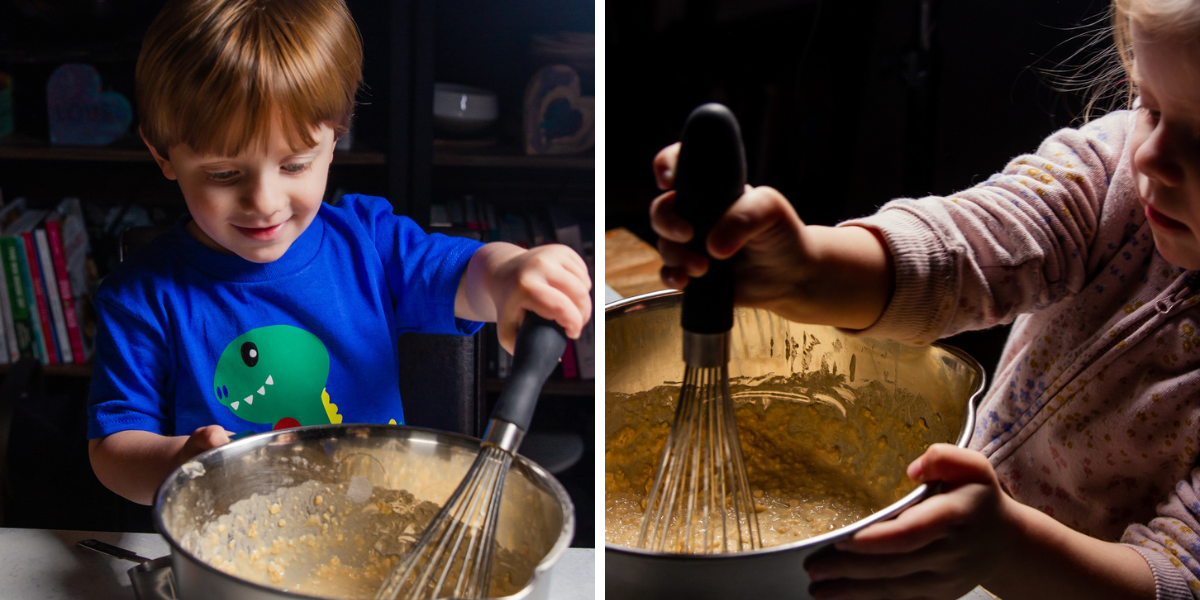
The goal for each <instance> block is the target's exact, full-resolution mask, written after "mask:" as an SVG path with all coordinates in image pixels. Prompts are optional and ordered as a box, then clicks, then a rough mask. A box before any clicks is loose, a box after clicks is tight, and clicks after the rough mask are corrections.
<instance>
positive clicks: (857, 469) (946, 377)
mask: <svg viewBox="0 0 1200 600" xmlns="http://www.w3.org/2000/svg"><path fill="white" fill-rule="evenodd" d="M681 298H682V294H680V293H679V292H672V291H664V292H655V293H652V294H646V295H642V296H637V297H633V298H628V299H626V300H622V301H619V302H616V303H613V304H610V305H608V306H607V307H606V308H605V344H604V345H605V348H604V357H605V363H604V365H605V426H604V427H605V464H606V466H605V470H606V487H611V486H612V485H613V484H612V481H614V480H636V481H635V484H636V485H637V486H640V485H642V484H643V482H644V481H645V478H647V477H652V471H653V467H654V465H653V463H654V462H655V461H656V460H657V458H658V457H657V453H653V452H645V453H643V454H642V455H641V456H639V458H638V459H637V460H632V459H630V458H629V454H628V453H626V452H619V451H618V446H619V444H626V445H627V446H629V447H636V448H646V447H649V446H653V445H654V444H655V443H656V437H657V440H658V441H657V447H659V448H661V444H662V441H661V438H662V437H664V436H665V431H666V429H667V427H666V424H669V422H670V419H671V418H672V416H673V408H674V402H673V400H672V399H673V398H674V396H673V395H672V394H670V393H669V390H670V388H669V387H668V388H662V387H660V386H663V385H664V383H666V382H678V381H679V380H680V379H681V378H682V375H683V372H684V364H683V360H682V356H681V345H682V342H681V335H682V334H681V331H682V330H681V328H680V325H679V308H680V300H681ZM732 339H733V342H732V346H733V347H732V360H731V361H730V365H729V372H730V377H731V380H733V381H734V390H735V394H734V397H735V401H736V402H738V409H737V414H738V419H739V423H738V426H739V430H740V431H741V437H742V443H743V445H744V446H747V447H752V446H754V445H755V444H760V445H763V446H768V445H769V446H770V447H771V451H772V452H773V453H775V454H777V455H779V456H784V457H785V458H786V459H785V460H781V461H779V462H778V463H776V464H775V465H774V467H775V468H776V470H775V471H774V474H775V475H776V476H777V475H779V474H780V472H781V471H779V470H778V469H779V468H785V469H810V470H811V472H818V471H820V470H821V469H825V470H827V471H837V472H839V473H845V474H846V476H847V477H854V478H857V479H858V482H859V485H861V488H862V489H863V490H865V492H866V493H868V494H869V495H870V496H871V497H873V498H874V499H875V500H876V501H877V503H878V505H880V506H884V508H882V509H880V510H878V511H877V512H875V513H873V514H871V515H870V516H869V517H867V518H864V519H861V520H859V521H856V522H854V523H853V524H851V525H848V526H845V527H842V528H840V529H836V530H833V531H829V532H827V533H823V534H820V535H817V536H815V537H811V538H808V539H804V540H801V541H797V542H793V543H790V544H786V545H781V546H774V547H768V548H763V549H761V550H755V551H751V552H742V553H734V554H711V555H683V554H668V553H658V552H650V551H644V550H639V549H634V548H628V547H624V546H617V545H613V544H608V543H606V544H605V549H604V551H605V569H604V571H605V588H606V592H607V594H608V596H609V597H610V598H622V599H623V600H636V599H641V598H714V599H717V598H719V599H728V598H788V599H807V598H810V595H809V594H808V591H807V590H808V586H809V583H810V581H809V579H808V574H807V572H806V571H805V570H804V566H803V565H804V562H805V560H806V559H807V557H808V556H810V555H811V554H813V553H815V552H820V551H821V550H822V549H824V548H827V547H829V546H832V545H833V543H834V542H836V541H838V540H841V539H844V538H847V537H849V536H850V535H852V534H853V533H854V532H856V531H858V530H860V529H862V528H864V527H866V526H867V525H869V524H871V523H875V522H877V521H881V520H884V519H889V518H892V517H894V516H896V515H897V514H899V513H900V512H901V511H902V510H904V509H905V508H907V507H909V506H911V505H913V504H915V503H917V502H919V501H920V500H922V499H923V498H925V497H927V496H928V495H930V494H932V493H934V490H932V489H931V488H930V486H926V485H920V486H917V485H915V484H913V483H912V482H911V481H909V480H908V478H907V477H906V475H905V468H906V467H907V465H908V463H909V462H911V461H912V460H913V459H915V458H916V457H918V456H920V454H921V453H922V452H923V451H924V450H925V448H927V447H928V446H929V445H930V444H932V443H936V442H947V443H952V444H957V445H958V446H960V447H965V446H966V444H967V442H968V440H969V439H970V436H971V432H972V429H973V428H974V423H975V405H976V403H977V402H978V399H979V398H980V396H981V395H982V393H983V390H984V379H985V376H984V371H983V369H982V368H981V367H980V366H979V363H978V362H976V361H975V360H974V359H972V358H971V357H970V356H968V355H967V354H966V353H964V352H962V351H960V350H958V349H955V348H952V347H949V346H945V345H941V344H933V345H931V346H925V347H914V346H908V345H903V344H899V343H896V342H894V341H889V340H880V339H872V338H865V337H854V336H851V335H847V334H846V333H845V332H843V331H840V330H838V329H835V328H831V327H823V326H812V325H803V324H798V323H791V322H788V321H785V320H783V319H781V318H779V317H777V316H775V315H773V314H771V313H769V312H767V311H762V310H752V309H741V308H739V309H737V311H736V315H735V323H734V327H733V331H732ZM675 385H678V383H676V384H675ZM656 388H658V389H659V390H660V393H658V394H653V393H648V392H649V391H650V390H654V389H656ZM662 390H666V391H665V392H664V391H662ZM772 419H774V421H772ZM768 423H772V424H774V425H778V426H777V427H775V426H773V427H770V428H768V427H765V424H768ZM756 427H761V428H762V430H756ZM767 429H769V430H767ZM629 440H637V441H636V446H634V445H631V443H630V442H629ZM622 461H624V462H625V464H622ZM631 463H637V464H631ZM748 463H749V464H748V468H749V470H750V472H751V484H752V486H753V485H755V484H756V483H757V484H758V487H764V486H767V485H770V481H764V480H763V478H769V477H771V476H772V472H771V465H766V466H764V465H762V464H755V462H754V461H753V460H751V459H749V457H748ZM780 465H783V466H782V467H780ZM756 476H757V482H756ZM634 489H638V488H637V487H635V488H634ZM606 493H607V490H606Z"/></svg>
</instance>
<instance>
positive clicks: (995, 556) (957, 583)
mask: <svg viewBox="0 0 1200 600" xmlns="http://www.w3.org/2000/svg"><path fill="white" fill-rule="evenodd" d="M908 476H909V477H910V478H911V479H913V480H914V481H917V482H920V483H926V482H933V481H940V482H942V485H943V492H942V493H940V494H937V495H935V496H933V497H932V498H929V499H928V500H925V501H924V502H921V503H920V504H917V505H916V506H913V507H912V508H909V509H908V510H906V511H904V512H902V513H900V516H898V517H896V518H895V519H893V520H891V521H884V522H882V523H876V524H874V525H871V526H870V527H867V528H865V529H863V530H862V531H859V532H858V533H856V534H855V535H854V536H853V537H851V538H850V539H848V540H844V541H841V542H838V543H837V544H836V548H837V550H838V551H837V552H832V553H830V554H825V555H822V556H819V557H817V558H814V559H812V560H809V561H808V563H807V565H806V568H807V569H808V574H809V576H810V577H811V578H812V580H813V581H814V583H813V585H812V587H811V588H810V589H811V591H812V593H813V596H814V598H816V599H817V600H821V599H823V598H839V599H861V600H866V599H872V598H945V599H948V600H953V599H955V598H960V597H962V596H963V595H965V594H967V593H968V592H969V591H971V590H972V589H973V588H974V587H975V586H977V585H979V584H980V583H982V582H983V581H984V580H986V579H988V578H990V577H991V576H992V575H993V574H994V573H996V572H997V571H998V570H999V569H1000V568H1001V565H1003V564H1004V562H1005V560H1004V559H1005V558H1006V557H1008V556H1010V555H1011V554H1012V553H1013V552H1016V551H1017V550H1018V549H1017V547H1016V546H1017V545H1018V542H1017V535H1018V527H1017V526H1016V522H1017V521H1018V517H1017V515H1016V514H1015V511H1014V505H1016V501H1015V500H1013V499H1012V498H1010V497H1009V496H1008V495H1006V494H1005V493H1004V492H1003V491H1002V490H1001V489H1000V482H999V480H998V479H997V478H996V472H995V471H994V470H993V469H992V465H991V464H990V463H989V462H988V460H987V458H986V457H984V456H983V455H982V454H980V453H979V452H975V451H973V450H963V449H961V448H958V447H956V446H952V445H950V444H934V445H933V446H931V447H930V448H929V449H928V450H926V451H925V454H923V455H921V457H920V458H918V459H917V460H915V461H913V463H912V464H911V465H909V466H908Z"/></svg>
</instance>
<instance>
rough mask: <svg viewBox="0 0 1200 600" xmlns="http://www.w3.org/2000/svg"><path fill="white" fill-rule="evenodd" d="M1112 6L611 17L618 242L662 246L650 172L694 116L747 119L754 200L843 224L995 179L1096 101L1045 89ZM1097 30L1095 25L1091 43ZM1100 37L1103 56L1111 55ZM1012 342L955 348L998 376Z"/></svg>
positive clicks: (993, 5) (775, 8) (611, 153)
mask: <svg viewBox="0 0 1200 600" xmlns="http://www.w3.org/2000/svg"><path fill="white" fill-rule="evenodd" d="M1107 7H1108V2H1105V1H1103V0H1059V1H1054V0H1016V1H1012V2H961V1H958V2H954V1H946V0H890V1H881V0H855V1H850V0H823V1H817V0H808V1H786V0H699V1H686V0H652V1H647V2H609V3H608V4H607V5H606V11H607V12H606V28H607V32H606V43H607V46H606V48H605V50H606V59H605V60H606V65H607V79H606V81H607V84H606V85H607V91H606V94H605V101H606V103H605V107H606V123H607V126H606V133H605V135H606V138H605V140H606V141H605V144H606V148H607V150H606V155H605V160H606V163H605V165H606V166H605V171H606V175H605V179H606V181H605V185H606V190H605V193H606V198H605V199H604V202H605V205H604V206H605V217H604V218H605V222H604V224H605V229H606V230H608V229H612V228H615V227H625V228H628V229H630V230H632V231H633V232H634V233H636V234H638V235H639V236H640V237H642V238H643V239H645V240H647V241H649V242H650V243H652V244H653V243H655V242H656V240H657V238H656V236H655V235H654V233H653V232H652V231H651V230H650V228H649V222H648V221H649V219H648V207H649V204H650V201H651V200H652V199H653V198H654V197H655V196H657V195H658V193H659V192H658V190H657V188H656V187H655V185H654V179H653V176H652V172H651V160H652V159H653V157H654V155H655V154H656V153H657V152H658V150H660V149H661V148H662V147H664V146H666V145H668V144H670V143H673V142H675V141H677V140H678V136H679V131H680V128H681V127H682V125H683V122H684V120H685V119H686V117H687V115H688V113H689V112H690V111H691V110H692V109H693V108H694V107H695V106H697V105H699V104H702V103H704V102H709V101H718V102H722V103H725V104H726V105H728V106H729V107H730V108H731V109H732V110H733V112H734V113H735V114H736V115H737V116H738V118H739V120H740V122H741V126H742V133H743V138H744V142H745V145H746V153H747V161H748V163H749V179H750V183H751V184H752V185H769V186H772V187H775V188H777V189H779V190H780V191H781V192H782V193H783V194H784V195H785V196H786V197H787V198H789V199H790V200H791V202H792V203H793V205H794V206H795V207H796V210H797V213H798V214H799V215H800V218H801V219H803V220H804V221H805V222H807V223H814V224H822V225H832V224H834V223H837V222H839V221H842V220H845V219H849V218H853V217H858V216H863V215H867V214H870V213H872V212H874V211H875V210H876V209H877V208H878V207H879V206H880V205H882V204H883V203H884V202H886V201H888V200H890V199H892V198H897V197H919V196H924V195H930V194H936V195H948V194H952V193H954V192H955V191H958V190H961V189H964V188H966V187H969V186H972V185H974V184H976V183H979V182H981V181H984V180H986V179H987V178H988V177H989V176H990V175H991V174H992V173H995V172H997V171H999V170H1000V169H1002V168H1003V167H1004V166H1005V164H1006V163H1007V161H1008V160H1009V159H1010V158H1012V157H1013V156H1015V155H1017V154H1021V153H1024V152H1031V151H1033V150H1035V149H1036V148H1037V146H1038V144H1039V143H1040V142H1041V140H1043V139H1044V138H1045V137H1047V136H1048V135H1049V134H1050V133H1052V132H1053V131H1055V130H1056V129H1058V128H1061V127H1066V126H1070V125H1072V124H1073V123H1075V124H1078V121H1077V120H1076V119H1077V117H1080V116H1081V115H1082V112H1083V110H1082V109H1083V105H1084V99H1085V98H1086V95H1085V94H1082V93H1076V92H1062V91H1056V90H1055V87H1061V83H1059V84H1055V82H1054V80H1053V78H1052V77H1051V76H1049V73H1050V72H1051V71H1052V70H1055V69H1065V70H1067V71H1069V72H1070V71H1073V67H1074V66H1076V65H1079V64H1081V63H1082V62H1083V61H1084V59H1083V58H1080V57H1073V54H1074V53H1075V51H1077V50H1079V49H1080V48H1081V47H1083V46H1085V43H1086V42H1087V40H1088V39H1089V37H1090V36H1092V35H1093V34H1094V33H1095V32H1096V31H1098V29H1099V27H1098V25H1097V23H1099V24H1101V25H1106V24H1107V19H1105V18H1103V16H1104V14H1105V11H1106V10H1107ZM1082 24H1090V26H1081V25H1082ZM1108 40H1109V38H1104V40H1103V44H1108V43H1109V42H1108ZM1006 334H1007V328H1005V327H1001V328H996V329H992V330H989V331H983V332H972V333H968V334H964V335H960V336H957V337H955V338H952V339H950V340H949V343H951V344H954V345H957V346H960V347H962V348H963V349H965V350H967V351H968V352H970V353H971V354H972V355H973V356H975V357H976V358H977V359H978V360H979V361H980V362H981V363H982V364H983V365H984V367H985V368H987V369H988V371H989V373H990V372H991V370H992V369H993V368H994V366H995V364H996V362H997V360H998V358H999V353H1000V350H1001V346H1002V344H1003V340H1004V337H1005V335H1006Z"/></svg>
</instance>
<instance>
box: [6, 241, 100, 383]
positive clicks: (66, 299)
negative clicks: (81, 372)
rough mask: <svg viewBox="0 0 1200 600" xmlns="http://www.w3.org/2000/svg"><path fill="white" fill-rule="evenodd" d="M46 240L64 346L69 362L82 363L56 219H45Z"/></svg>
mask: <svg viewBox="0 0 1200 600" xmlns="http://www.w3.org/2000/svg"><path fill="white" fill-rule="evenodd" d="M46 241H47V243H48V245H49V246H50V260H51V262H52V263H53V264H54V276H55V278H56V279H57V287H58V297H59V301H60V302H61V303H62V315H63V325H64V326H65V328H66V333H67V344H66V346H67V347H69V348H70V349H71V362H75V363H84V362H87V361H86V359H85V358H84V352H83V335H82V333H81V332H80V330H79V325H80V324H79V313H78V311H77V309H76V308H75V294H73V293H72V291H71V282H70V281H69V280H68V279H67V261H66V258H65V256H64V254H63V245H62V233H61V232H60V230H59V224H58V221H57V220H49V221H46ZM2 284H3V281H0V285H2ZM0 300H3V298H0Z"/></svg>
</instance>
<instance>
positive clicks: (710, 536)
mask: <svg viewBox="0 0 1200 600" xmlns="http://www.w3.org/2000/svg"><path fill="white" fill-rule="evenodd" d="M680 140H681V141H682V147H681V149H680V152H679V159H678V162H677V164H676V171H675V172H676V174H675V212H676V213H677V214H679V215H680V216H681V217H683V218H685V219H687V220H688V221H689V222H691V224H692V226H693V229H694V231H695V235H694V237H693V238H692V241H691V243H690V245H689V248H690V249H691V250H692V251H694V252H698V253H702V254H705V255H707V254H708V252H707V250H706V249H705V242H706V240H707V239H708V234H709V232H710V231H711V230H712V226H713V225H714V224H715V223H716V221H717V219H719V218H720V217H721V215H722V214H724V212H725V211H726V210H727V209H728V208H729V206H730V205H731V204H733V202H734V201H735V200H737V198H738V197H740V196H741V195H742V193H743V192H744V188H745V186H746V155H745V150H744V149H743V146H742V138H741V131H740V129H739V127H738V123H737V119H736V118H735V117H734V116H733V113H731V112H730V111H729V109H727V108H725V107H724V106H722V105H720V104H716V103H710V104H704V105H702V106H699V107H697V108H696V109H695V110H693V111H692V114H691V115H689V116H688V119H687V122H686V123H685V124H684V127H683V133H682V134H681V135H680ZM733 275H734V272H733V263H732V260H731V259H730V260H712V259H711V257H710V259H709V267H708V272H707V273H705V275H704V276H703V277H698V278H693V279H692V280H691V281H689V282H688V285H687V287H686V288H684V291H683V306H682V318H681V323H682V325H683V360H684V363H685V364H686V366H687V368H686V370H685V371H684V376H683V388H682V389H681V390H680V393H679V403H678V405H677V406H676V409H675V420H674V422H673V423H672V425H671V431H670V434H669V435H668V436H667V442H666V446H665V447H664V448H663V453H662V458H661V460H660V461H659V466H658V471H657V473H656V474H655V476H654V485H653V487H652V488H651V491H650V495H649V496H648V497H647V499H646V509H645V513H643V516H642V528H641V532H640V534H639V536H638V546H639V547H641V548H644V549H647V550H655V551H659V552H677V553H685V554H714V553H722V552H739V551H743V550H751V549H755V548H761V547H762V540H761V537H760V533H759V531H760V530H759V526H758V517H757V514H756V512H755V510H754V501H753V499H752V498H751V497H750V482H749V479H748V478H747V476H746V464H745V461H744V460H743V458H742V448H741V442H740V441H739V440H738V432H737V423H736V422H735V420H734V414H733V399H732V398H731V396H730V392H729V352H730V350H729V332H730V330H731V329H733Z"/></svg>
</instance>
